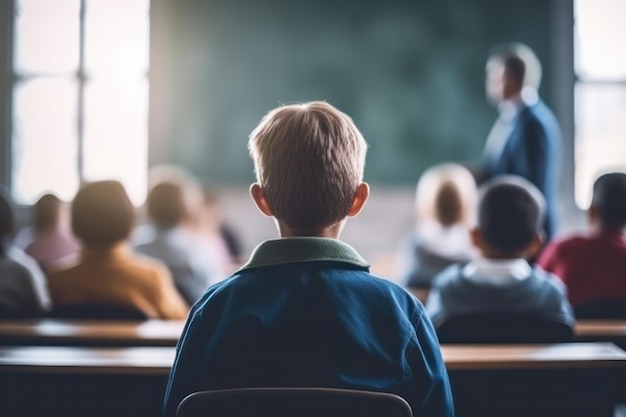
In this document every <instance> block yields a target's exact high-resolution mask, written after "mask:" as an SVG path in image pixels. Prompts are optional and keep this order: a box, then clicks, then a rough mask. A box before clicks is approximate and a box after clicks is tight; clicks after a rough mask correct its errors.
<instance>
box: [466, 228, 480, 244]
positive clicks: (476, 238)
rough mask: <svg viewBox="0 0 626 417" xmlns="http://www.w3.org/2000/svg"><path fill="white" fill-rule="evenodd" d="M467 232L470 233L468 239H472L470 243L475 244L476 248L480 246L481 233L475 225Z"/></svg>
mask: <svg viewBox="0 0 626 417" xmlns="http://www.w3.org/2000/svg"><path fill="white" fill-rule="evenodd" d="M469 233H470V239H471V241H472V244H473V245H474V246H476V247H477V248H482V245H483V234H482V233H480V229H479V228H477V227H474V228H472V229H471V230H470V232H469Z"/></svg>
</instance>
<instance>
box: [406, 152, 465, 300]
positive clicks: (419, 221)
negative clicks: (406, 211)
mask: <svg viewBox="0 0 626 417" xmlns="http://www.w3.org/2000/svg"><path fill="white" fill-rule="evenodd" d="M475 200H476V184H475V182H474V178H473V177H472V174H471V173H470V172H469V170H467V169H466V168H464V167H463V166H461V165H458V164H453V163H448V164H441V165H436V166H434V167H432V168H430V169H428V170H427V171H426V172H424V174H422V176H421V177H420V180H419V182H418V184H417V192H416V198H415V212H416V222H415V229H414V230H413V231H412V233H411V234H410V235H409V236H408V238H407V239H406V240H405V242H403V246H402V248H401V251H400V254H399V269H400V273H399V275H400V280H401V281H400V282H402V283H404V285H406V286H408V287H415V288H428V287H430V285H431V283H432V280H433V278H434V277H435V275H437V274H438V273H439V272H441V271H443V270H444V269H445V268H447V267H448V266H450V265H453V264H456V263H467V262H469V261H470V260H471V259H472V258H473V256H474V248H473V246H472V243H471V241H470V226H469V222H470V219H471V218H472V211H473V207H474V204H475Z"/></svg>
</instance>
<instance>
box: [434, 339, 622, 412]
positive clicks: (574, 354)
mask: <svg viewBox="0 0 626 417" xmlns="http://www.w3.org/2000/svg"><path fill="white" fill-rule="evenodd" d="M442 353H443V356H444V359H445V362H446V368H447V369H448V376H449V378H450V384H451V386H452V392H453V396H454V403H455V407H456V416H457V417H474V416H481V417H492V416H493V417H496V416H498V417H499V416H503V415H506V416H507V417H513V416H514V417H525V416H533V417H540V416H541V417H551V416H568V417H573V416H576V417H586V416H594V417H599V416H604V417H609V416H613V414H614V410H615V406H616V404H619V403H623V402H624V401H626V352H624V351H623V350H622V349H620V348H619V347H617V346H615V345H614V344H612V343H608V342H602V343H600V342H597V343H566V344H555V345H506V346H505V345H499V346H498V345H448V346H443V347H442Z"/></svg>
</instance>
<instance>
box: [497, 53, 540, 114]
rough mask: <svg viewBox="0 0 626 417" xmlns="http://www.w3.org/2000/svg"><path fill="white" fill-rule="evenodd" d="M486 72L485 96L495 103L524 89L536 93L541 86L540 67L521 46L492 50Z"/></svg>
mask: <svg viewBox="0 0 626 417" xmlns="http://www.w3.org/2000/svg"><path fill="white" fill-rule="evenodd" d="M486 72H487V81H486V86H487V96H488V97H489V98H490V99H491V100H493V101H495V102H500V101H502V100H507V99H510V98H512V97H515V96H517V95H519V94H520V93H521V92H522V89H523V88H525V87H529V88H532V89H534V90H537V89H539V84H540V83H541V63H540V62H539V59H538V58H537V56H536V55H535V53H534V52H533V51H532V49H530V48H529V47H528V46H526V45H524V44H521V43H512V44H505V45H499V46H497V47H496V48H494V50H493V51H492V52H491V54H490V55H489V59H488V61H487V66H486Z"/></svg>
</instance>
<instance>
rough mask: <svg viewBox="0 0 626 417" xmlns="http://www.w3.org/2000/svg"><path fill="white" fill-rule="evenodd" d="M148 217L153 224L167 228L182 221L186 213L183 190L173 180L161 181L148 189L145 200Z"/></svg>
mask: <svg viewBox="0 0 626 417" xmlns="http://www.w3.org/2000/svg"><path fill="white" fill-rule="evenodd" d="M146 205H147V211H148V217H150V220H151V221H152V223H154V225H155V226H157V227H160V228H163V229H169V228H172V227H174V226H177V225H178V224H180V222H182V220H183V218H184V217H185V214H186V207H185V190H184V189H183V186H182V185H179V184H175V183H173V182H161V183H159V184H157V185H155V186H154V187H152V189H151V190H150V192H149V193H148V198H147V200H146Z"/></svg>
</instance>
